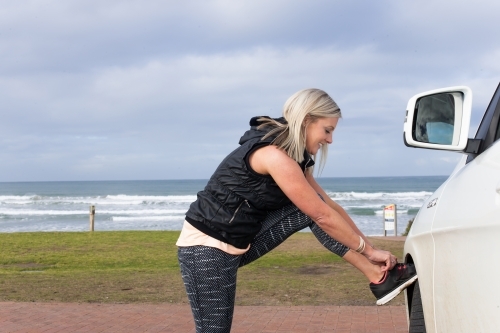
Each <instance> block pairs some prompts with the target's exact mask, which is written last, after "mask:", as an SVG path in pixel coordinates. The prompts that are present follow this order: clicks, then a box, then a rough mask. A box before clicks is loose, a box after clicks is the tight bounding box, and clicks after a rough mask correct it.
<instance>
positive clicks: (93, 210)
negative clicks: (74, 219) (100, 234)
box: [90, 206, 95, 231]
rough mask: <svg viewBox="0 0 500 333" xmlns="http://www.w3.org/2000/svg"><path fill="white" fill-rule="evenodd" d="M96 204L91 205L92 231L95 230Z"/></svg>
mask: <svg viewBox="0 0 500 333" xmlns="http://www.w3.org/2000/svg"><path fill="white" fill-rule="evenodd" d="M94 217H95V206H90V231H94Z"/></svg>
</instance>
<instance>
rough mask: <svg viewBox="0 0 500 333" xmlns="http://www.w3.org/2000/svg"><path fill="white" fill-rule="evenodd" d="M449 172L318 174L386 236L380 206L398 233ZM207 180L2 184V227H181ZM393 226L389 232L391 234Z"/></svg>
mask: <svg viewBox="0 0 500 333" xmlns="http://www.w3.org/2000/svg"><path fill="white" fill-rule="evenodd" d="M446 178H447V177H446V176H430V177H359V178H318V179H317V181H318V183H319V184H320V185H321V186H322V187H323V189H324V190H325V191H326V192H327V194H328V195H329V196H330V197H331V198H332V199H333V200H335V201H336V202H337V203H338V204H340V205H341V206H342V207H344V209H345V210H346V211H347V213H348V214H349V215H350V216H351V217H352V219H353V220H354V222H356V224H357V225H358V227H359V228H360V229H361V231H363V233H365V234H366V235H372V236H375V235H382V234H383V232H384V231H383V222H382V206H383V205H388V204H396V205H397V219H398V232H399V233H402V232H403V231H404V230H405V228H406V225H407V223H408V220H410V219H411V218H412V217H414V216H415V215H416V214H417V212H418V210H419V208H420V207H421V206H422V204H423V202H424V201H425V199H426V198H428V197H429V196H430V195H431V194H432V192H434V191H435V190H436V189H437V188H438V187H439V186H440V185H441V184H442V183H443V182H444V181H445V180H446ZM206 182H207V180H147V181H81V182H80V181H62V182H11V183H0V232H33V231H87V230H89V206H90V205H95V211H96V213H95V230H96V231H105V230H180V228H181V226H182V223H183V221H184V214H185V212H186V210H187V209H188V207H189V205H190V203H191V202H192V201H194V200H195V199H196V193H197V192H198V191H200V190H202V189H203V187H204V186H205V184H206ZM391 233H392V231H390V232H388V234H389V235H391Z"/></svg>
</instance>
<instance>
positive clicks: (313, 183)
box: [306, 173, 373, 247]
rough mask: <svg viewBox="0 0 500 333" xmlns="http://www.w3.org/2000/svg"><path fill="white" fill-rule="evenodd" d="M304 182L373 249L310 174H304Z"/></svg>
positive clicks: (343, 211) (342, 209)
mask: <svg viewBox="0 0 500 333" xmlns="http://www.w3.org/2000/svg"><path fill="white" fill-rule="evenodd" d="M306 180H307V182H308V183H309V185H311V187H312V188H313V189H314V190H315V191H316V192H317V193H319V194H320V195H321V196H322V197H323V200H325V202H326V204H327V205H328V206H330V207H331V208H332V209H334V210H335V211H336V212H337V213H339V214H340V216H342V218H343V219H344V221H346V222H347V223H348V224H349V226H350V227H351V228H352V230H354V232H356V233H357V234H358V235H360V236H361V237H363V239H364V240H365V242H366V243H367V244H370V246H371V247H373V245H372V244H371V242H370V241H369V240H368V238H367V237H366V236H365V235H364V234H363V233H362V232H361V230H359V229H358V227H357V226H356V224H355V223H354V221H353V220H352V219H351V217H350V216H349V215H348V214H347V213H346V211H345V210H344V208H342V206H340V205H339V204H338V203H336V202H335V201H333V200H332V199H331V198H330V197H329V196H328V194H326V192H325V190H323V188H322V187H321V186H319V184H318V183H317V182H316V179H314V177H313V175H312V174H310V173H307V174H306Z"/></svg>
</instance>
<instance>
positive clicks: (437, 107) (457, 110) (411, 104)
mask: <svg viewBox="0 0 500 333" xmlns="http://www.w3.org/2000/svg"><path fill="white" fill-rule="evenodd" d="M471 108H472V91H471V89H470V88H469V87H465V86H459V87H449V88H442V89H436V90H431V91H427V92H424V93H421V94H417V95H415V96H413V97H412V98H410V100H409V101H408V106H407V107H406V117H405V122H404V127H403V131H404V135H403V138H404V142H405V145H407V146H408V147H417V148H427V149H438V150H451V151H457V152H463V151H465V149H466V147H467V141H468V139H469V138H468V136H469V125H470V115H471Z"/></svg>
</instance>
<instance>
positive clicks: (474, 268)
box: [404, 85, 500, 333]
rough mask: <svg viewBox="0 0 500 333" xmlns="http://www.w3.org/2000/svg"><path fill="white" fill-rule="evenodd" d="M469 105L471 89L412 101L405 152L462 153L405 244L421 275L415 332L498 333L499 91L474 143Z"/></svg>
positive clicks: (410, 308)
mask: <svg viewBox="0 0 500 333" xmlns="http://www.w3.org/2000/svg"><path fill="white" fill-rule="evenodd" d="M471 104H472V92H471V90H470V89H469V88H468V87H451V88H445V89H438V90H433V91H428V92H425V93H422V94H418V95H416V96H414V97H412V98H411V99H410V100H409V102H408V107H407V111H406V119H405V124H404V141H405V144H406V145H407V146H409V147H416V148H427V149H439V150H449V151H456V152H460V153H462V154H463V156H462V159H461V161H460V162H459V164H458V165H457V167H456V168H455V170H454V171H453V173H452V174H451V175H450V177H449V178H448V179H447V180H446V181H445V182H444V183H443V184H442V185H441V187H439V188H438V189H437V191H436V192H434V194H432V195H431V196H430V197H429V199H428V200H427V201H426V202H425V203H424V205H423V206H422V208H420V211H419V212H418V214H417V216H416V217H415V220H414V222H413V225H412V227H411V230H410V233H409V234H408V237H407V239H406V243H405V247H404V255H405V261H406V262H409V263H414V264H415V267H416V269H417V275H418V280H417V282H416V283H415V284H413V285H412V286H410V287H409V288H408V289H407V290H406V291H405V297H406V304H407V315H408V322H409V330H410V333H413V332H436V333H438V332H439V333H442V332H453V333H457V332H467V333H470V332H500V140H499V139H500V85H499V86H498V87H497V89H496V92H495V94H494V95H493V98H492V99H491V102H490V104H489V106H488V108H487V110H486V112H485V114H484V116H483V119H482V121H481V124H480V125H479V128H478V130H477V133H476V136H475V138H473V139H469V138H468V132H469V122H470V113H471Z"/></svg>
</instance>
